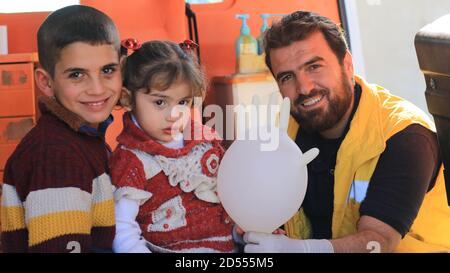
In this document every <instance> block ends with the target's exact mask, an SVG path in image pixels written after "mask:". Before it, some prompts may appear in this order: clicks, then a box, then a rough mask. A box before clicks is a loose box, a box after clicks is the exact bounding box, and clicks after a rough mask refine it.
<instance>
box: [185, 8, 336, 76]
mask: <svg viewBox="0 0 450 273" xmlns="http://www.w3.org/2000/svg"><path fill="white" fill-rule="evenodd" d="M191 7H192V9H193V10H194V12H195V13H196V15H197V22H198V32H199V40H200V45H201V60H202V64H203V65H204V66H205V68H206V72H207V74H208V76H209V77H213V76H223V75H227V74H231V73H235V71H236V70H235V64H236V55H235V46H234V44H235V41H236V39H237V38H238V36H239V33H240V28H241V25H242V20H238V19H235V14H237V13H248V14H249V15H250V18H249V20H248V25H249V27H250V30H251V34H252V35H253V37H255V38H256V37H257V36H258V35H259V34H260V28H261V25H262V20H261V17H259V14H261V13H283V14H286V13H291V12H293V11H296V10H308V11H314V12H317V13H320V14H322V15H324V16H327V17H330V18H331V19H333V20H334V21H336V22H340V19H339V11H338V4H337V1H336V0H257V1H256V0H224V3H221V4H209V5H191ZM274 18H275V19H277V18H278V19H279V17H271V18H270V19H269V23H270V22H271V20H273V19H274Z"/></svg>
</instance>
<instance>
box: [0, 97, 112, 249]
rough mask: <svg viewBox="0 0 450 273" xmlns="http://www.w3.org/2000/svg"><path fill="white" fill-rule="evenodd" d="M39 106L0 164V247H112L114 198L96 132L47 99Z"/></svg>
mask: <svg viewBox="0 0 450 273" xmlns="http://www.w3.org/2000/svg"><path fill="white" fill-rule="evenodd" d="M39 106H40V109H41V112H42V116H41V118H40V119H39V121H38V123H37V125H36V126H35V127H34V128H33V129H32V130H31V131H30V132H29V133H28V134H27V135H26V136H25V137H24V138H23V139H22V141H21V143H20V144H19V145H18V147H17V148H16V150H15V151H14V153H13V154H12V155H11V157H10V158H9V160H8V162H7V164H6V168H5V178H4V185H3V195H2V206H1V228H2V236H1V240H2V248H3V252H90V251H92V250H94V249H111V247H112V240H113V238H114V233H115V226H114V225H115V219H114V202H113V195H112V185H111V180H110V178H109V175H108V165H107V160H108V149H109V148H107V146H106V145H105V142H104V137H103V133H100V132H94V131H93V130H92V128H89V129H90V130H86V129H87V127H86V125H85V123H84V122H83V121H82V120H80V118H79V117H78V116H75V114H73V113H71V112H69V111H68V110H66V109H65V108H63V107H62V106H60V105H59V104H58V103H57V102H56V101H54V100H52V99H48V98H44V99H41V101H40V105H39ZM99 128H101V127H99Z"/></svg>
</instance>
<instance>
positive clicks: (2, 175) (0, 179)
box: [0, 171, 4, 200]
mask: <svg viewBox="0 0 450 273" xmlns="http://www.w3.org/2000/svg"><path fill="white" fill-rule="evenodd" d="M3 177H4V172H3V171H0V187H1V185H2V184H3ZM1 192H2V191H1V189H0V193H1ZM0 198H1V196H0ZM0 200H1V199H0Z"/></svg>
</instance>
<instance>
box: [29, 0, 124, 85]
mask: <svg viewBox="0 0 450 273" xmlns="http://www.w3.org/2000/svg"><path fill="white" fill-rule="evenodd" d="M37 40H38V52H39V62H40V63H41V65H42V67H43V68H44V69H45V70H46V71H47V72H49V73H50V76H51V77H53V76H54V73H55V64H56V63H57V62H58V59H59V57H60V56H59V55H60V53H61V50H62V49H64V48H65V47H66V46H68V45H70V44H72V43H75V42H84V43H88V44H90V45H103V44H110V45H113V46H114V48H116V49H117V52H118V54H120V39H119V34H118V31H117V29H116V26H115V24H114V22H113V21H112V20H111V18H109V17H108V16H107V15H106V14H104V13H103V12H101V11H99V10H97V9H94V8H92V7H88V6H82V5H73V6H67V7H64V8H61V9H59V10H56V11H54V12H52V13H51V14H50V15H49V16H48V17H47V18H46V19H45V21H44V22H43V23H42V25H41V26H40V27H39V30H38V33H37Z"/></svg>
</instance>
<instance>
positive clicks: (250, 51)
mask: <svg viewBox="0 0 450 273" xmlns="http://www.w3.org/2000/svg"><path fill="white" fill-rule="evenodd" d="M248 18H249V15H248V14H236V19H241V20H242V27H241V33H240V35H239V37H238V39H237V40H236V61H237V62H236V64H237V65H236V68H237V71H238V72H239V73H254V72H256V71H255V66H254V63H255V60H256V57H257V56H258V42H257V41H256V39H255V38H254V37H253V36H252V35H251V34H250V28H249V27H248V25H247V20H248Z"/></svg>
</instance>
